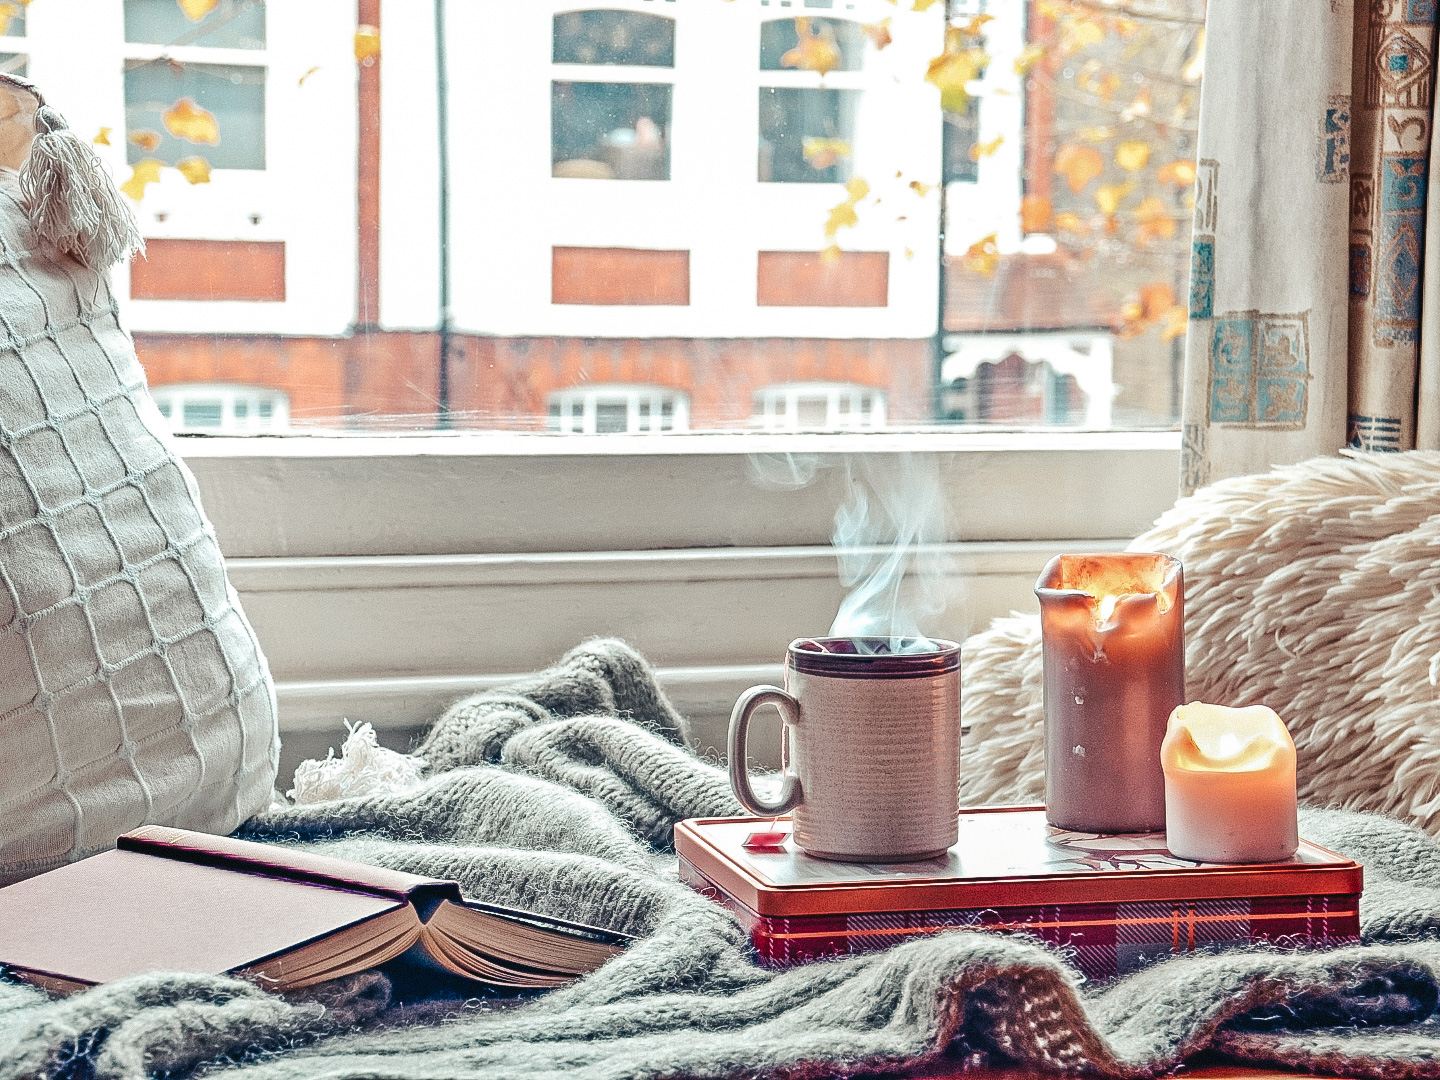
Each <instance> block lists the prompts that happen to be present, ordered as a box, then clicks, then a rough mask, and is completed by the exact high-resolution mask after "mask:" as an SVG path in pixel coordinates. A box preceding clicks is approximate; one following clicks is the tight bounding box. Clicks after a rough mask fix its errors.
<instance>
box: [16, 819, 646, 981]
mask: <svg viewBox="0 0 1440 1080" xmlns="http://www.w3.org/2000/svg"><path fill="white" fill-rule="evenodd" d="M629 940H630V939H629V938H628V937H627V936H626V935H624V934H617V933H613V932H611V931H607V930H600V929H597V928H594V927H588V926H582V925H580V924H578V923H568V922H565V921H563V920H559V919H552V918H548V917H544V916H539V915H534V914H531V913H528V912H521V911H512V910H510V909H506V908H498V907H493V906H490V905H486V904H479V903H475V902H474V901H469V900H466V899H464V898H463V897H462V896H461V895H460V887H459V886H458V885H457V884H456V883H455V882H453V881H442V880H438V879H433V878H425V877H419V876H417V875H415V874H407V873H402V872H400V871H398V870H387V869H384V868H382V867H376V866H367V865H364V864H361V863H354V862H350V861H348V860H344V859H336V858H333V857H330V856H326V855H316V854H313V853H310V852H305V851H296V850H293V849H290V848H286V847H281V846H278V845H273V844H259V843H254V842H252V841H248V840H236V839H234V838H232V837H223V836H208V835H205V834H203V833H193V832H186V831H184V830H182V829H169V828H164V827H161V826H157V825H149V826H146V827H144V828H141V829H137V830H135V831H134V832H131V833H127V834H126V835H125V836H122V837H120V839H119V842H118V846H117V847H116V849H115V850H114V851H108V852H104V853H103V854H100V855H96V856H93V857H91V858H89V859H85V860H83V861H81V862H77V863H72V864H70V865H68V866H63V867H60V868H59V869H57V870H52V871H50V872H49V873H47V874H41V875H40V876H38V877H34V878H30V879H29V880H27V881H22V882H18V883H16V884H14V885H11V886H9V887H7V888H4V889H0V964H3V965H4V966H5V967H6V968H7V969H8V970H10V971H11V972H12V973H13V974H15V975H17V976H18V977H20V978H24V979H26V980H28V981H30V982H34V983H36V984H37V985H42V986H45V987H47V988H48V989H52V990H56V991H62V992H63V991H68V990H74V989H78V988H80V987H84V986H90V985H94V984H97V983H103V982H109V981H111V980H113V979H119V978H122V977H124V976H126V975H135V974H140V973H142V972H147V971H190V972H198V973H204V974H215V975H218V974H232V975H238V976H241V977H244V978H252V979H254V980H255V981H257V982H259V983H260V984H261V985H263V986H266V987H267V988H270V989H275V990H282V991H283V990H296V989H300V988H302V987H306V986H312V985H314V984H316V983H321V982H325V981H327V980H329V979H334V978H339V977H340V976H342V975H348V974H350V973H352V972H356V971H363V970H365V969H367V968H372V967H377V966H379V965H381V964H384V963H387V962H388V961H391V960H395V959H397V958H399V957H406V958H407V959H411V960H414V961H417V962H420V963H424V964H428V965H430V966H432V967H438V968H440V969H443V970H445V971H447V972H450V973H452V974H454V975H459V976H461V977H464V978H469V979H474V980H477V981H479V982H483V983H487V984H489V985H492V986H500V987H515V988H536V989H540V988H548V987H554V986H560V985H563V984H565V983H567V982H570V981H572V980H573V979H575V978H578V977H579V976H580V975H583V974H585V973H586V972H588V971H592V970H594V969H595V968H597V967H599V966H600V965H601V964H603V963H604V962H605V961H606V960H608V959H610V957H612V956H614V955H616V954H617V953H619V952H620V951H622V950H623V949H624V947H625V945H626V944H628V942H629Z"/></svg>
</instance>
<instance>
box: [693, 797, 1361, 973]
mask: <svg viewBox="0 0 1440 1080" xmlns="http://www.w3.org/2000/svg"><path fill="white" fill-rule="evenodd" d="M771 824H772V823H771V822H770V820H769V819H762V818H700V819H692V820H689V821H683V822H681V823H680V825H678V826H677V827H676V829H675V848H676V851H677V852H678V854H679V856H680V877H681V880H682V881H685V882H687V883H688V884H690V885H691V886H692V887H694V888H696V889H697V890H699V891H700V892H702V893H705V894H706V895H708V896H710V897H711V898H712V899H714V900H716V901H717V902H719V903H721V904H723V905H724V906H725V907H727V908H729V909H730V910H731V911H733V912H734V913H735V914H736V915H737V916H738V917H739V919H740V921H741V922H742V923H743V924H744V925H745V927H746V928H747V929H748V930H749V932H750V937H751V941H752V942H753V943H754V946H755V949H756V952H757V953H758V954H759V958H760V961H761V962H762V963H763V964H765V965H766V966H768V967H772V968H784V967H789V966H791V965H794V964H798V963H803V962H805V961H807V960H814V959H819V958H821V957H827V956H840V955H845V954H847V953H858V952H870V951H873V950H876V949H883V948H888V947H889V946H891V945H895V944H898V943H899V942H901V941H905V940H907V939H909V938H911V937H913V936H915V935H917V934H931V933H935V932H937V931H940V930H946V929H954V928H959V927H975V928H985V929H989V930H1001V931H1010V932H1023V933H1028V934H1031V935H1033V936H1035V937H1038V938H1039V939H1041V940H1042V941H1045V942H1047V943H1049V944H1051V945H1055V946H1058V947H1060V948H1062V949H1064V950H1065V951H1066V952H1067V954H1068V955H1069V957H1070V959H1071V960H1072V962H1074V963H1075V964H1076V966H1078V967H1079V968H1080V970H1081V971H1083V972H1084V973H1085V974H1086V975H1087V976H1089V977H1090V978H1096V979H1101V978H1109V977H1111V976H1114V975H1122V974H1126V973H1127V972H1130V971H1135V970H1138V969H1139V968H1141V967H1143V966H1145V965H1146V964H1149V963H1152V962H1154V961H1156V960H1160V959H1163V958H1165V957H1167V956H1170V955H1172V954H1173V953H1177V952H1187V951H1193V950H1195V949H1203V948H1206V947H1211V946H1219V945H1234V944H1248V943H1251V942H1259V941H1265V942H1269V943H1271V944H1274V945H1277V946H1280V947H1284V948H1315V947H1327V946H1335V945H1345V944H1354V943H1356V942H1358V941H1359V939H1360V907H1359V902H1360V892H1361V888H1362V884H1363V870H1362V868H1361V866H1360V864H1358V863H1356V862H1354V861H1352V860H1350V859H1347V858H1345V857H1344V856H1342V855H1337V854H1335V853H1334V852H1333V851H1328V850H1326V849H1325V848H1322V847H1320V846H1318V845H1316V844H1311V843H1309V842H1307V841H1303V840H1302V841H1301V844H1300V850H1299V851H1298V852H1297V853H1296V854H1295V856H1294V858H1292V859H1290V860H1288V861H1286V862H1282V863H1265V864H1257V865H1248V866H1221V865H1215V864H1206V863H1197V862H1193V861H1190V860H1188V859H1179V858H1176V857H1175V856H1173V855H1171V854H1170V852H1169V851H1168V850H1167V849H1166V847H1165V836H1164V834H1163V833H1150V834H1133V835H1125V836H1103V835H1097V834H1095V833H1079V832H1069V831H1065V830H1061V829H1055V828H1052V827H1051V826H1050V825H1049V824H1048V823H1047V822H1046V821H1045V811H1044V809H1043V808H1041V807H984V808H978V809H969V810H962V811H961V815H960V839H959V842H958V843H957V844H956V845H955V846H954V847H952V848H951V849H950V850H949V851H948V852H947V853H946V854H945V856H944V857H942V858H939V859H932V860H929V861H926V862H917V863H895V864H883V863H868V864H860V863H841V862H832V861H829V860H826V859H817V858H813V857H811V856H809V855H806V854H805V853H804V852H803V851H801V850H800V849H798V848H797V847H796V846H795V843H794V840H793V839H791V838H789V837H788V835H787V837H786V839H785V840H784V842H783V844H781V845H779V846H777V847H774V848H770V849H764V850H747V849H746V848H745V846H744V845H745V840H746V838H747V837H749V836H750V835H751V834H752V833H754V832H756V831H757V830H763V829H768V828H770V827H771ZM774 828H775V829H776V830H778V831H781V832H784V833H787V834H788V832H789V823H788V821H787V820H786V819H784V818H781V819H779V820H778V821H777V822H775V823H774Z"/></svg>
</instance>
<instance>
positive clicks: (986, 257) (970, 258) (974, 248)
mask: <svg viewBox="0 0 1440 1080" xmlns="http://www.w3.org/2000/svg"><path fill="white" fill-rule="evenodd" d="M995 236H996V234H995V233H993V232H992V233H991V234H990V235H989V236H987V237H984V238H983V239H980V240H977V241H975V243H973V244H971V245H970V246H969V247H968V248H967V249H966V250H965V254H964V255H962V256H961V257H960V265H961V266H962V267H964V268H965V269H966V270H968V271H970V272H971V273H972V274H981V275H983V276H985V277H992V276H993V275H994V273H995V268H996V267H997V266H999V265H1000V248H999V246H998V245H997V244H996V243H995Z"/></svg>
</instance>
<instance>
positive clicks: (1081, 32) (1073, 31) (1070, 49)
mask: <svg viewBox="0 0 1440 1080" xmlns="http://www.w3.org/2000/svg"><path fill="white" fill-rule="evenodd" d="M1104 40H1105V28H1104V27H1103V26H1101V25H1100V24H1099V23H1098V22H1096V21H1095V20H1094V19H1083V18H1074V19H1070V20H1069V23H1068V25H1067V26H1066V27H1065V31H1064V37H1062V38H1061V40H1060V51H1061V52H1062V53H1064V54H1065V55H1066V56H1071V55H1073V54H1075V53H1077V52H1079V51H1080V50H1081V49H1086V48H1089V47H1090V46H1091V45H1099V44H1100V43H1101V42H1102V41H1104Z"/></svg>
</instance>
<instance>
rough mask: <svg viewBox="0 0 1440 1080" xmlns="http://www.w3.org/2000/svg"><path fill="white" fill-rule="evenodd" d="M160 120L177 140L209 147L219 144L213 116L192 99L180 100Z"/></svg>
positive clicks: (217, 130)
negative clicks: (185, 140) (186, 140)
mask: <svg viewBox="0 0 1440 1080" xmlns="http://www.w3.org/2000/svg"><path fill="white" fill-rule="evenodd" d="M160 119H161V120H163V121H165V130H166V131H168V132H170V134H171V135H174V136H175V137H176V138H177V139H188V140H189V141H190V142H193V143H206V144H208V145H210V146H218V145H219V143H220V125H219V124H218V123H217V122H216V120H215V114H214V113H212V112H210V111H208V110H206V109H202V108H201V107H200V106H199V105H197V104H195V100H194V99H193V98H188V97H183V98H181V99H180V100H179V101H177V102H175V104H174V105H172V106H170V108H169V109H168V110H166V111H165V113H163V114H162V115H161V117H160Z"/></svg>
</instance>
